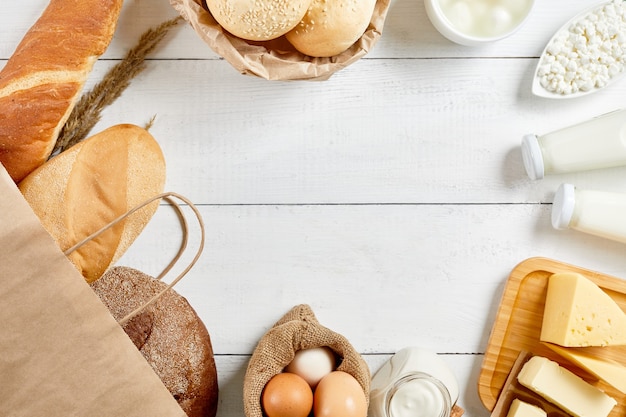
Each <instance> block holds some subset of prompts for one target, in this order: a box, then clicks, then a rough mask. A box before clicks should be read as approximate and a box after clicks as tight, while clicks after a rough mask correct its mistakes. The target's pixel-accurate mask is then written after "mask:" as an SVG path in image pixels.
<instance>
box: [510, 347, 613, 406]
mask: <svg viewBox="0 0 626 417" xmlns="http://www.w3.org/2000/svg"><path fill="white" fill-rule="evenodd" d="M517 380H518V381H519V383H520V384H522V385H523V386H525V387H526V388H528V389H530V390H531V391H534V392H536V393H537V394H539V395H541V396H542V397H544V398H545V399H546V400H548V401H550V402H551V403H553V404H555V405H557V406H558V407H560V408H562V409H563V410H565V411H567V412H568V413H569V414H571V415H572V416H575V417H606V416H608V414H609V413H610V412H611V410H612V409H613V407H614V406H615V405H616V404H617V401H615V399H613V398H611V397H609V396H608V395H607V394H605V393H604V392H603V391H601V390H599V389H598V388H596V387H594V386H593V385H591V384H589V383H587V382H585V381H584V380H583V379H582V378H580V377H579V376H577V375H575V374H574V373H572V372H570V371H569V370H567V369H565V368H563V367H562V366H560V365H559V364H558V363H556V362H554V361H551V360H549V359H547V358H544V357H542V356H533V357H532V358H530V359H529V360H528V362H526V363H525V364H524V366H523V367H522V369H521V371H520V372H519V374H518V375H517Z"/></svg>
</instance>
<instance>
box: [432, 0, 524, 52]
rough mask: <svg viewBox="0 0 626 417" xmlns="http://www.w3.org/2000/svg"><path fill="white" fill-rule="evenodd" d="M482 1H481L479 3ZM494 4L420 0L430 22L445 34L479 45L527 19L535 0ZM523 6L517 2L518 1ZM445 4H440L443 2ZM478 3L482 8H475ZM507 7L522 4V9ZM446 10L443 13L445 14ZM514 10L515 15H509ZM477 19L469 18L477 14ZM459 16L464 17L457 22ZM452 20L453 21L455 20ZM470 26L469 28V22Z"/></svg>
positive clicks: (504, 34) (502, 35) (468, 0)
mask: <svg viewBox="0 0 626 417" xmlns="http://www.w3.org/2000/svg"><path fill="white" fill-rule="evenodd" d="M481 3H482V4H481ZM495 3H498V4H497V5H494V2H492V1H480V0H424V6H425V7H426V14H427V15H428V18H429V19H430V21H431V23H432V24H433V26H434V27H435V28H436V29H437V30H438V31H439V32H440V33H441V34H442V35H443V36H445V37H446V38H448V39H449V40H451V41H452V42H455V43H458V44H460V45H466V46H477V45H483V44H486V43H489V42H494V41H497V40H500V39H504V38H506V37H507V36H510V35H512V34H513V33H515V32H516V31H517V30H518V29H519V28H520V27H522V25H523V24H524V23H526V20H527V19H528V16H529V15H530V12H531V10H532V9H533V7H534V4H535V0H525V1H524V2H522V1H521V0H508V1H507V0H502V1H500V2H495ZM523 3H526V4H524V5H523V6H520V5H521V4H523ZM446 4H447V5H448V6H449V7H448V8H444V7H443V5H446ZM478 7H482V8H483V10H482V11H481V12H479V11H478V10H477V9H478ZM507 7H523V10H521V11H520V10H516V11H513V10H508V9H507ZM446 13H447V14H446ZM515 14H517V16H515V17H514V16H513V15H515ZM478 15H480V16H481V17H480V18H477V22H478V20H481V19H482V22H483V23H484V24H483V26H481V25H480V24H479V23H475V24H474V23H473V22H471V20H472V19H471V18H470V16H478ZM462 17H466V18H467V19H466V20H467V21H464V22H463V24H460V23H459V21H460V20H461V18H462ZM455 22H456V23H455ZM463 25H465V26H467V27H468V29H467V30H463V29H462V27H461V26H463ZM472 25H475V26H473V28H469V26H472ZM476 28H478V29H480V30H483V29H484V30H483V32H484V34H479V33H478V32H477V30H476Z"/></svg>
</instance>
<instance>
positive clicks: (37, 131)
mask: <svg viewBox="0 0 626 417" xmlns="http://www.w3.org/2000/svg"><path fill="white" fill-rule="evenodd" d="M121 7H122V0H51V1H50V3H49V5H48V6H47V8H46V9H45V10H44V12H43V13H42V15H41V17H40V18H39V19H38V20H37V21H36V22H35V24H34V25H33V26H32V27H31V28H30V30H29V31H28V32H27V33H26V34H25V36H24V38H23V39H22V41H21V42H20V44H19V45H18V46H17V48H16V50H15V52H14V53H13V55H12V56H11V57H10V59H9V60H8V61H7V63H6V65H5V66H4V68H3V69H2V71H1V72H0V162H1V163H2V164H3V165H4V167H5V168H6V170H7V172H8V173H9V175H10V176H11V178H13V180H14V181H15V182H19V181H21V180H22V179H23V178H24V177H25V176H26V175H28V174H29V173H30V172H31V171H33V170H34V169H35V168H37V167H38V166H39V165H41V164H43V163H44V162H45V161H46V160H47V159H48V158H49V156H50V154H51V153H52V150H53V148H54V145H55V142H56V139H57V137H58V135H59V132H60V131H61V129H62V127H63V125H64V124H65V121H66V120H67V118H68V117H69V115H70V113H71V111H72V109H73V108H74V106H75V104H76V102H77V101H78V99H79V98H80V93H81V91H82V88H83V86H84V84H85V81H86V80H87V77H88V74H89V73H90V71H91V70H92V68H93V65H94V63H95V62H96V60H97V59H98V57H99V56H100V55H102V54H103V53H104V52H105V50H106V49H107V47H108V45H109V43H110V42H111V39H112V38H113V33H114V32H115V27H116V25H117V20H118V17H119V14H120V10H121Z"/></svg>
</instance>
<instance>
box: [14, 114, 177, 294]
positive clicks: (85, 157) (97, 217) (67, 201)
mask: <svg viewBox="0 0 626 417" xmlns="http://www.w3.org/2000/svg"><path fill="white" fill-rule="evenodd" d="M164 186H165V161H164V158H163V153H162V151H161V148H160V147H159V145H158V143H157V142H156V141H155V140H154V138H153V137H152V135H150V133H148V132H147V131H146V130H145V129H143V128H140V127H138V126H134V125H129V124H122V125H116V126H112V127H110V128H108V129H106V130H104V131H102V132H100V133H98V134H96V135H93V136H91V137H90V138H87V139H85V140H84V141H82V142H79V143H78V144H77V145H74V146H73V147H71V148H70V149H68V150H66V151H64V152H62V153H61V154H59V155H58V156H55V157H54V158H52V159H51V160H49V161H48V162H46V163H45V164H43V165H41V166H40V167H39V168H37V169H36V170H35V171H33V172H32V173H31V174H29V175H28V176H27V177H26V178H24V180H22V181H21V182H20V183H19V189H20V190H21V192H22V194H23V195H24V197H25V199H26V201H28V203H29V204H30V206H31V207H32V208H33V211H34V212H35V214H37V215H38V216H39V219H40V220H41V222H42V224H43V226H44V227H45V229H46V230H47V231H48V232H49V233H50V234H51V235H52V237H53V238H54V239H55V240H56V242H57V243H58V244H59V247H60V248H61V250H63V251H65V250H67V249H69V248H71V247H72V246H74V245H75V244H76V243H78V242H80V241H81V240H83V239H84V238H86V237H87V236H89V235H90V234H92V233H94V232H96V231H98V230H100V229H101V228H102V227H104V226H106V225H107V224H109V223H110V222H111V221H112V220H114V219H115V218H116V217H118V216H120V215H122V214H124V213H126V212H128V211H129V210H130V209H131V208H133V207H135V206H136V205H138V204H140V203H143V202H144V201H146V200H148V199H149V198H151V197H154V196H156V195H158V194H160V193H162V192H163V188H164ZM158 204H159V203H158V201H155V202H153V203H151V204H150V205H148V206H146V207H144V208H143V209H141V210H139V211H137V212H135V213H133V214H132V215H130V216H129V217H127V218H126V219H125V220H124V221H122V222H120V223H118V224H117V225H115V226H114V227H112V228H111V229H109V230H107V231H106V232H104V233H103V234H102V235H100V236H98V237H96V238H95V239H93V240H91V241H90V242H88V243H87V244H85V245H84V246H82V247H80V248H79V249H78V250H76V251H74V252H73V253H71V254H69V259H70V260H71V261H72V263H74V265H75V266H76V268H77V269H78V270H79V271H80V272H81V273H82V274H83V276H84V277H85V280H86V281H87V282H92V281H95V280H97V279H98V278H100V276H101V275H102V274H103V273H104V272H105V271H106V269H108V268H109V267H110V266H111V265H112V264H113V263H114V262H115V261H117V260H118V259H119V258H120V257H121V256H122V255H123V254H124V252H125V251H126V250H127V249H128V247H129V246H130V245H131V244H132V242H133V241H134V240H135V238H136V237H137V236H138V235H139V234H140V233H141V231H142V230H143V228H144V227H145V225H146V224H147V223H148V221H149V220H150V218H151V217H152V215H153V214H154V212H155V211H156V209H157V208H158Z"/></svg>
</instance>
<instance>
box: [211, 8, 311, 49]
mask: <svg viewBox="0 0 626 417" xmlns="http://www.w3.org/2000/svg"><path fill="white" fill-rule="evenodd" d="M206 4H207V7H208V8H209V11H210V12H211V14H212V15H213V17H214V18H215V20H216V21H217V22H218V23H219V24H220V25H221V26H222V27H223V28H224V29H226V30H227V31H229V32H230V33H232V34H233V35H235V36H238V37H240V38H242V39H246V40H251V41H269V40H272V39H276V38H278V37H280V36H282V35H284V34H285V33H287V32H289V31H290V30H291V29H293V28H294V27H295V26H296V25H297V24H298V22H299V21H300V20H301V19H302V17H303V16H304V15H305V13H306V11H307V9H308V7H309V5H310V4H311V0H207V1H206Z"/></svg>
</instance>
